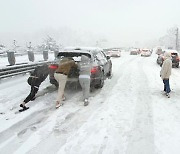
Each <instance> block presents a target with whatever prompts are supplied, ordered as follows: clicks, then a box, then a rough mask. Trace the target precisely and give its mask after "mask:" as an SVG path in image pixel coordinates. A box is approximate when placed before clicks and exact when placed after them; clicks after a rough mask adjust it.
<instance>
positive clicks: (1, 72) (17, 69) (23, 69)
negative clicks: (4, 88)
mask: <svg viewBox="0 0 180 154" xmlns="http://www.w3.org/2000/svg"><path fill="white" fill-rule="evenodd" d="M52 62H53V61H46V62H38V63H34V64H21V65H18V66H15V65H14V66H10V67H7V68H2V69H0V79H3V78H7V77H11V76H15V75H20V74H25V73H28V72H31V71H32V70H34V69H35V67H37V66H41V65H43V64H48V63H52Z"/></svg>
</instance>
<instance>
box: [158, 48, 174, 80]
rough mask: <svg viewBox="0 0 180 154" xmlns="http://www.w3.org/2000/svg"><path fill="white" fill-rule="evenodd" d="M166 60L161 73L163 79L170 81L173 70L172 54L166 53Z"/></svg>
mask: <svg viewBox="0 0 180 154" xmlns="http://www.w3.org/2000/svg"><path fill="white" fill-rule="evenodd" d="M164 56H165V60H164V62H163V65H162V68H161V71H160V76H161V78H162V79H169V77H170V75H171V70H172V60H171V53H170V52H167V53H165V55H164Z"/></svg>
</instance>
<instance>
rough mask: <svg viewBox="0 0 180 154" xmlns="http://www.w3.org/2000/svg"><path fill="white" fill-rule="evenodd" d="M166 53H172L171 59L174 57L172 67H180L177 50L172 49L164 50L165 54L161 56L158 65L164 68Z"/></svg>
mask: <svg viewBox="0 0 180 154" xmlns="http://www.w3.org/2000/svg"><path fill="white" fill-rule="evenodd" d="M165 52H170V53H171V57H172V67H177V68H178V67H179V53H178V52H177V51H176V50H170V49H166V50H163V54H161V55H159V56H158V58H157V63H158V64H159V65H160V66H162V64H163V61H164V60H165V58H164V53H165Z"/></svg>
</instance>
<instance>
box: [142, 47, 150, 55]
mask: <svg viewBox="0 0 180 154" xmlns="http://www.w3.org/2000/svg"><path fill="white" fill-rule="evenodd" d="M141 56H143V57H149V56H151V51H150V50H149V49H142V51H141Z"/></svg>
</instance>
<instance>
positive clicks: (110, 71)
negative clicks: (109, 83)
mask: <svg viewBox="0 0 180 154" xmlns="http://www.w3.org/2000/svg"><path fill="white" fill-rule="evenodd" d="M107 76H108V79H111V77H112V67H111V69H110V70H109V73H108V75H107Z"/></svg>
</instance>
